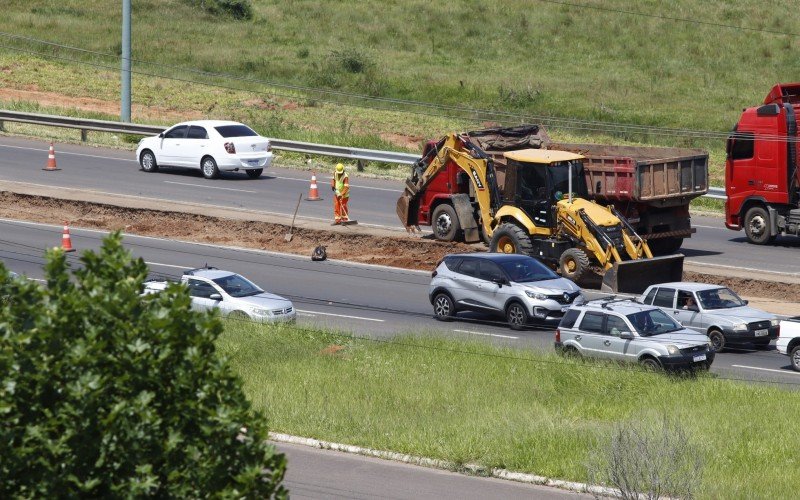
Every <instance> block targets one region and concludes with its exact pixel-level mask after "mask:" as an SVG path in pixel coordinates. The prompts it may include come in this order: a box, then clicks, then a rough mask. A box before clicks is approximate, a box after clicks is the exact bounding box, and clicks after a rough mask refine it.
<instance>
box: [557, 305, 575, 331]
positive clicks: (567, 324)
mask: <svg viewBox="0 0 800 500" xmlns="http://www.w3.org/2000/svg"><path fill="white" fill-rule="evenodd" d="M580 315H581V312H580V311H579V310H577V309H570V310H569V311H567V313H566V314H565V315H564V317H563V318H561V322H560V323H559V324H558V326H559V328H572V327H573V326H575V321H577V319H578V316H580Z"/></svg>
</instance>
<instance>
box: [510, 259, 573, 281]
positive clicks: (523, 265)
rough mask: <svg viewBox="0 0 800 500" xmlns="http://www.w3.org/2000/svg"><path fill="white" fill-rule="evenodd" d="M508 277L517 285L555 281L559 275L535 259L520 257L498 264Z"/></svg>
mask: <svg viewBox="0 0 800 500" xmlns="http://www.w3.org/2000/svg"><path fill="white" fill-rule="evenodd" d="M498 264H500V267H502V268H503V270H504V271H505V272H506V274H507V275H508V279H510V280H511V281H516V282H517V283H530V282H532V281H542V280H554V279H557V278H558V275H557V274H556V273H554V272H553V271H552V270H550V268H549V267H547V266H545V265H544V264H542V263H541V262H539V261H538V260H536V259H534V258H533V257H525V256H522V255H521V256H519V257H518V258H515V259H506V260H503V261H502V262H498Z"/></svg>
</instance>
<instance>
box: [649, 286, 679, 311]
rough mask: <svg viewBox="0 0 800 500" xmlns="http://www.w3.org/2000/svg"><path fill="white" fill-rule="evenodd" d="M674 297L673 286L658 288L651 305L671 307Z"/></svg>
mask: <svg viewBox="0 0 800 500" xmlns="http://www.w3.org/2000/svg"><path fill="white" fill-rule="evenodd" d="M674 298H675V289H674V288H659V289H658V292H657V293H656V299H655V300H654V301H653V305H654V306H657V307H672V305H673V299H674Z"/></svg>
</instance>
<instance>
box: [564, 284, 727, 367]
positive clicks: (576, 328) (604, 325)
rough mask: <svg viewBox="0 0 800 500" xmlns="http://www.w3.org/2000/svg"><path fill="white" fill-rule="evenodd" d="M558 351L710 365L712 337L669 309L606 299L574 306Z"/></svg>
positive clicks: (657, 364) (652, 362)
mask: <svg viewBox="0 0 800 500" xmlns="http://www.w3.org/2000/svg"><path fill="white" fill-rule="evenodd" d="M555 346H556V350H558V351H561V352H564V353H568V354H577V355H581V356H587V357H596V358H606V359H613V360H618V361H624V362H634V363H640V364H642V365H643V366H645V367H647V368H651V369H662V368H664V369H685V368H701V369H708V368H710V367H711V363H713V362H714V355H715V351H714V349H713V348H712V347H711V343H710V342H709V341H708V338H707V337H706V336H705V335H703V334H701V333H697V332H694V331H692V330H689V329H688V328H684V327H682V326H681V325H680V324H679V323H677V322H676V321H675V320H673V319H672V318H671V317H669V315H667V314H666V313H664V311H662V310H660V309H658V308H656V307H652V306H647V305H643V304H639V303H637V302H634V301H632V300H629V299H626V300H614V299H600V300H593V301H589V302H586V303H585V304H582V305H578V306H574V307H571V308H570V310H569V311H567V313H566V314H565V315H564V317H563V318H562V319H561V323H559V325H558V329H556V342H555Z"/></svg>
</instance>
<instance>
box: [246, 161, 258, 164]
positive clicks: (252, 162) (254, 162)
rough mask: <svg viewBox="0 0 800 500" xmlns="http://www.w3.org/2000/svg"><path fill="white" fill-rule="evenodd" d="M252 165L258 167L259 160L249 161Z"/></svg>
mask: <svg viewBox="0 0 800 500" xmlns="http://www.w3.org/2000/svg"><path fill="white" fill-rule="evenodd" d="M247 163H249V164H250V165H258V160H247Z"/></svg>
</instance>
